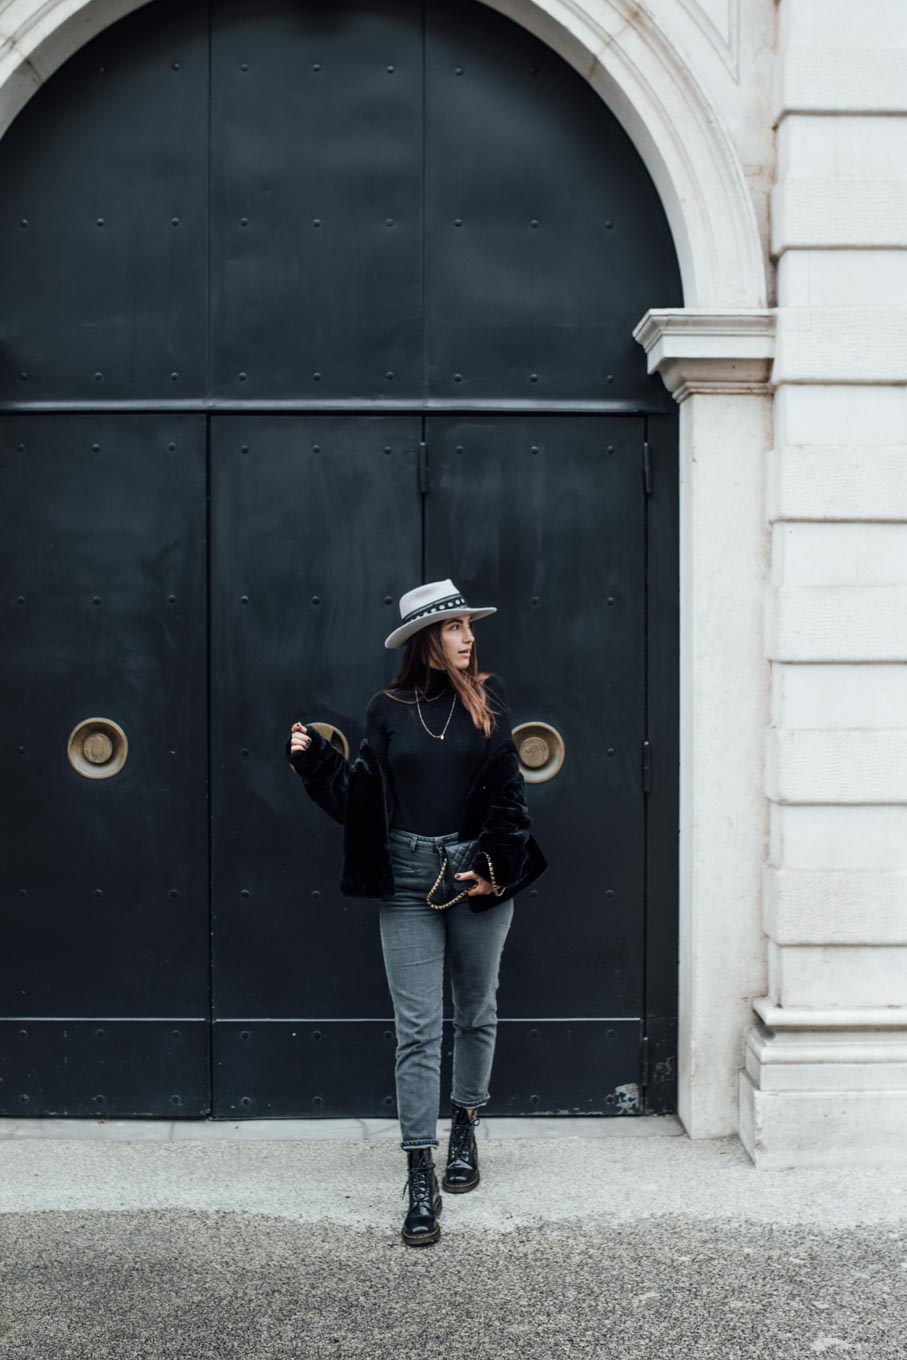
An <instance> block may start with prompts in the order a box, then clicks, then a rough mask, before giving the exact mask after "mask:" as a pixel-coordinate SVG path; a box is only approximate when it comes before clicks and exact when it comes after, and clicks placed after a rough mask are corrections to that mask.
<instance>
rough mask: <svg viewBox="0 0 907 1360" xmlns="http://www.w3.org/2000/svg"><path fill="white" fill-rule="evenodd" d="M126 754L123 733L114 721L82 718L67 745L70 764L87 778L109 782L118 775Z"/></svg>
mask: <svg viewBox="0 0 907 1360" xmlns="http://www.w3.org/2000/svg"><path fill="white" fill-rule="evenodd" d="M128 752H129V742H128V741H127V740H126V733H125V732H124V731H123V729H122V727H121V726H120V724H119V723H117V722H114V721H113V718H83V719H82V721H81V722H80V723H77V724H76V726H75V727H74V728H73V729H72V731H71V732H70V734H69V741H68V742H67V743H66V755H67V757H68V759H69V763H70V765H71V766H72V768H73V769H74V770H75V771H76V773H77V774H81V775H84V776H85V778H86V779H110V778H111V776H112V775H115V774H119V772H120V770H122V768H123V766H124V765H125V764H126V756H127V754H128Z"/></svg>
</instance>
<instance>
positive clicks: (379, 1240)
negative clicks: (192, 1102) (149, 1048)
mask: <svg viewBox="0 0 907 1360" xmlns="http://www.w3.org/2000/svg"><path fill="white" fill-rule="evenodd" d="M261 1123H263V1124H265V1125H267V1124H268V1123H270V1129H269V1128H267V1127H265V1128H261V1127H260V1126H259V1127H257V1128H256V1127H253V1126H252V1125H251V1124H247V1125H238V1126H233V1125H229V1124H219V1125H208V1126H206V1127H204V1128H202V1127H201V1126H198V1125H197V1126H196V1131H195V1132H196V1136H194V1137H193V1136H192V1131H191V1130H190V1129H188V1128H187V1127H186V1126H185V1125H183V1126H182V1127H181V1128H179V1129H176V1128H175V1127H174V1128H171V1129H168V1130H165V1129H164V1128H163V1126H161V1125H154V1124H151V1125H147V1124H145V1121H128V1120H127V1121H108V1122H107V1123H97V1124H96V1123H95V1121H16V1120H5V1121H0V1157H2V1174H0V1211H2V1212H0V1260H2V1269H0V1360H57V1357H60V1360H63V1357H73V1358H74V1360H81V1358H82V1357H86V1360H88V1358H89V1357H90V1360H107V1358H108V1357H111V1360H112V1358H113V1357H117V1360H120V1358H121V1357H122V1358H123V1360H126V1357H129V1360H133V1358H135V1360H145V1357H147V1358H148V1360H169V1358H170V1357H179V1360H195V1357H199V1358H201V1357H206V1358H207V1357H229V1360H233V1357H242V1358H243V1360H297V1357H306V1360H309V1358H310V1357H311V1360H320V1357H339V1358H341V1360H343V1358H345V1357H359V1356H363V1357H365V1356H368V1357H370V1358H372V1360H383V1358H384V1357H388V1358H390V1357H394V1358H395V1360H398V1358H399V1357H410V1356H412V1357H414V1358H415V1357H417V1356H418V1357H423V1356H425V1355H427V1354H431V1355H436V1356H444V1357H446V1356H460V1355H462V1356H464V1357H466V1356H468V1357H470V1360H484V1358H485V1357H488V1358H489V1360H491V1357H495V1360H509V1357H514V1360H516V1357H518V1356H519V1357H524V1358H525V1360H535V1358H536V1357H539V1360H541V1358H542V1357H545V1360H548V1358H549V1357H560V1356H564V1357H567V1356H570V1357H573V1356H577V1355H579V1356H591V1357H602V1360H605V1357H608V1358H610V1357H612V1356H613V1357H621V1358H622V1360H625V1358H627V1357H629V1358H630V1360H637V1358H638V1360H648V1358H649V1357H653V1360H654V1358H655V1357H658V1360H674V1357H677V1358H678V1360H679V1358H680V1357H684V1360H707V1358H711V1357H716V1360H717V1358H718V1357H720V1360H750V1357H753V1360H755V1357H759V1360H794V1357H796V1360H803V1358H804V1357H811V1356H813V1355H824V1354H834V1353H837V1354H840V1355H842V1356H846V1357H853V1360H857V1357H859V1360H889V1357H891V1360H894V1358H895V1357H897V1360H904V1357H905V1355H907V1169H896V1168H886V1167H876V1168H862V1169H857V1170H855V1169H852V1168H848V1169H846V1170H838V1169H810V1170H804V1169H796V1170H785V1171H764V1170H762V1171H756V1170H755V1169H754V1168H753V1166H752V1163H751V1162H750V1160H749V1158H748V1157H747V1155H746V1153H745V1152H744V1151H743V1149H742V1147H741V1146H740V1144H739V1142H738V1141H737V1140H736V1139H730V1138H729V1139H718V1140H711V1141H702V1142H699V1141H697V1142H692V1141H691V1140H690V1139H688V1138H687V1137H686V1135H685V1134H684V1133H683V1132H682V1130H681V1128H680V1125H679V1124H678V1122H677V1121H676V1120H674V1119H633V1120H630V1119H626V1120H620V1119H611V1120H596V1121H590V1120H563V1121H561V1120H557V1121H555V1120H551V1121H548V1120H545V1121H531V1120H525V1121H524V1120H512V1121H511V1120H494V1119H491V1118H486V1119H483V1121H482V1123H481V1124H480V1126H479V1132H480V1136H481V1142H480V1158H481V1167H482V1174H483V1181H482V1184H481V1186H480V1187H479V1188H478V1190H476V1191H474V1192H472V1193H470V1194H468V1195H460V1196H454V1195H445V1196H444V1209H443V1214H442V1225H443V1227H442V1239H441V1241H440V1243H439V1244H438V1245H437V1246H435V1247H431V1248H423V1249H420V1250H415V1249H412V1248H407V1247H405V1246H403V1245H402V1243H401V1242H400V1238H399V1224H400V1221H401V1220H402V1216H403V1213H404V1209H405V1197H404V1195H403V1193H402V1190H403V1186H404V1181H405V1158H404V1155H403V1153H402V1152H401V1150H400V1149H399V1147H398V1146H397V1138H398V1133H397V1127H396V1125H395V1124H394V1123H393V1122H392V1121H365V1122H364V1123H361V1122H360V1121H342V1124H343V1126H344V1127H339V1125H340V1123H341V1121H337V1122H336V1123H329V1122H328V1121H305V1122H304V1123H297V1122H296V1121H261ZM41 1124H43V1125H44V1129H43V1130H42V1129H41V1128H40V1127H39V1126H40V1125H41ZM73 1124H75V1125H77V1129H73V1127H72V1125H73ZM278 1124H279V1125H280V1127H277V1126H278ZM291 1125H293V1126H294V1127H291ZM67 1126H68V1127H67ZM124 1126H125V1127H124ZM129 1126H131V1128H130V1127H129ZM319 1126H320V1127H319ZM446 1127H447V1125H446V1124H445V1123H442V1125H441V1131H442V1134H443V1133H444V1132H445V1131H446ZM231 1130H232V1134H231ZM76 1132H77V1133H78V1136H75V1137H74V1136H72V1135H73V1133H76ZM527 1134H529V1135H531V1136H527ZM55 1135H56V1136H55ZM130 1135H131V1136H130ZM440 1152H441V1154H443V1144H442V1148H441V1150H440Z"/></svg>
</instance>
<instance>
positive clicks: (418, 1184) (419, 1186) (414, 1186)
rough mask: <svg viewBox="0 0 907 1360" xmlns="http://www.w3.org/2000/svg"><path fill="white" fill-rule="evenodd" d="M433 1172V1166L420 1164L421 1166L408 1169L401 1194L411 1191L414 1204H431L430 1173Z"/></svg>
mask: <svg viewBox="0 0 907 1360" xmlns="http://www.w3.org/2000/svg"><path fill="white" fill-rule="evenodd" d="M434 1170H435V1168H434V1166H433V1165H429V1164H427V1163H422V1165H421V1166H414V1167H412V1168H411V1169H410V1171H409V1173H408V1175H407V1177H406V1180H405V1181H404V1184H403V1194H404V1195H405V1194H406V1192H407V1190H410V1191H411V1194H412V1199H413V1202H414V1203H417V1202H424V1203H426V1204H431V1201H432V1179H431V1178H432V1172H433V1171H434Z"/></svg>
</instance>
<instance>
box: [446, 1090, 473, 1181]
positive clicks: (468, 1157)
mask: <svg viewBox="0 0 907 1360" xmlns="http://www.w3.org/2000/svg"><path fill="white" fill-rule="evenodd" d="M478 1122H479V1116H478V1115H477V1114H472V1115H470V1113H469V1110H468V1108H467V1107H466V1106H465V1105H458V1104H457V1103H456V1101H454V1102H453V1103H452V1105H451V1114H450V1143H449V1144H448V1148H447V1169H446V1171H445V1172H444V1179H443V1180H442V1181H441V1184H442V1185H443V1187H444V1189H445V1190H450V1191H451V1192H452V1193H453V1194H455V1195H461V1194H463V1193H464V1192H465V1191H466V1190H474V1189H475V1188H476V1186H477V1185H478V1183H479V1154H478V1150H477V1148H476V1134H475V1128H476V1124H478Z"/></svg>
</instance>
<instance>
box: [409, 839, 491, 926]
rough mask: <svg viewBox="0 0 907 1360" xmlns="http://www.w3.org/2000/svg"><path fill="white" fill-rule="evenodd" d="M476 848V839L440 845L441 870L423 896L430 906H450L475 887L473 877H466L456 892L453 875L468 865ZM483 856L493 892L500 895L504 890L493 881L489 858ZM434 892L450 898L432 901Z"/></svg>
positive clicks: (477, 844) (473, 856)
mask: <svg viewBox="0 0 907 1360" xmlns="http://www.w3.org/2000/svg"><path fill="white" fill-rule="evenodd" d="M478 848H479V842H478V841H477V840H472V841H454V842H453V843H452V844H450V845H445V846H443V847H442V853H443V855H444V858H443V860H442V863H441V872H440V873H439V874H438V877H437V878H436V879H435V881H434V883H433V884H432V885H431V887H430V888H429V890H428V893H427V894H426V897H425V900H426V902H427V903H428V905H429V906H430V907H436V908H437V909H438V910H439V911H440V910H441V909H442V908H444V907H452V906H453V905H454V903H455V902H459V901H460V899H461V898H463V897H465V896H466V894H467V893H468V892H469V890H470V889H471V888H474V887H475V879H474V878H468V879H467V880H466V887H465V888H462V889H461V890H460V891H459V892H457V888H458V887H459V883H458V880H457V879H456V878H455V877H454V875H455V874H461V873H463V872H465V870H467V869H468V868H469V867H470V865H471V864H472V861H473V860H474V859H475V857H476V851H477V850H478ZM485 858H486V859H488V869H489V873H491V875H492V877H491V884H492V887H493V889H494V894H495V896H496V897H500V896H501V895H502V893H503V892H504V889H503V888H499V887H498V886H497V884H496V883H495V881H494V873H493V870H492V868H491V860H490V859H489V858H488V855H487V854H486V856H485ZM483 878H484V874H483ZM434 892H441V893H443V895H444V897H445V898H449V899H450V900H449V901H445V902H433V901H432V900H431V898H432V893H434ZM452 894H455V895H452Z"/></svg>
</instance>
